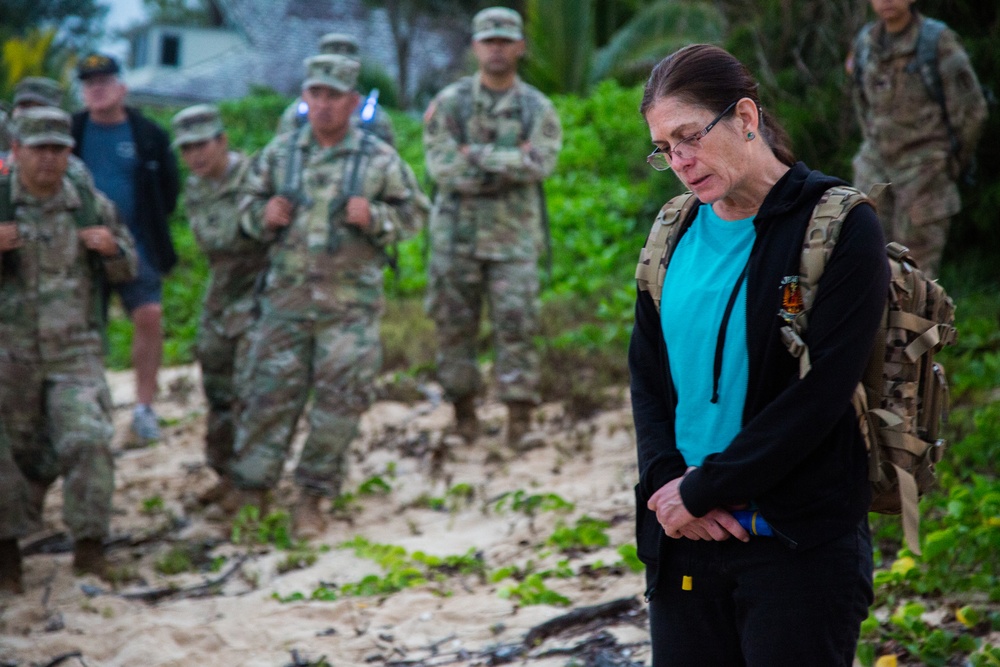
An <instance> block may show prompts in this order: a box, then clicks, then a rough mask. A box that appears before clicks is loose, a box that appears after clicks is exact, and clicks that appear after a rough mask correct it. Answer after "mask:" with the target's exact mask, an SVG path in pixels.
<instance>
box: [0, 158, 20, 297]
mask: <svg viewBox="0 0 1000 667" xmlns="http://www.w3.org/2000/svg"><path fill="white" fill-rule="evenodd" d="M10 181H11V176H10V173H9V172H8V173H6V174H0V222H11V221H12V220H13V219H14V206H13V204H12V202H11V192H10V191H11V183H10ZM17 262H18V257H17V253H15V252H12V251H8V252H5V253H0V282H3V280H4V277H5V276H14V275H15V274H16V273H17Z"/></svg>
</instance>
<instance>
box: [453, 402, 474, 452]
mask: <svg viewBox="0 0 1000 667" xmlns="http://www.w3.org/2000/svg"><path fill="white" fill-rule="evenodd" d="M455 433H457V434H458V436H459V437H460V438H462V439H463V440H465V442H467V443H469V444H471V443H473V442H475V441H476V438H478V437H479V418H478V417H476V397H475V395H473V394H469V395H468V396H463V397H462V398H460V399H458V400H457V401H455Z"/></svg>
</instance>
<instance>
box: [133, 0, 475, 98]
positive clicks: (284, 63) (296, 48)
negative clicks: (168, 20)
mask: <svg viewBox="0 0 1000 667" xmlns="http://www.w3.org/2000/svg"><path fill="white" fill-rule="evenodd" d="M212 2H214V4H215V7H216V9H217V10H218V12H219V14H220V15H221V16H222V17H223V21H224V24H225V25H224V26H223V27H220V28H218V29H219V30H227V31H235V32H236V33H238V34H239V35H241V36H242V39H241V40H238V43H236V44H235V45H234V46H233V47H232V48H231V49H229V50H227V51H225V52H223V53H221V54H218V55H216V56H215V57H213V58H211V59H209V60H204V61H201V62H199V63H197V64H195V65H192V66H184V65H183V64H182V65H181V66H180V67H177V68H164V67H150V68H139V69H137V70H133V71H131V72H128V73H127V74H126V80H127V81H128V84H129V89H130V92H131V94H132V96H133V97H134V98H137V99H138V100H140V101H146V102H155V101H161V102H165V101H168V100H169V101H177V102H209V101H218V100H222V99H229V98H238V97H243V96H245V95H247V94H248V93H249V92H250V91H251V88H252V87H254V86H266V87H269V88H272V89H274V90H276V91H277V92H279V93H282V94H286V95H294V94H296V93H298V91H299V87H300V85H301V81H302V77H303V74H304V69H303V60H304V59H305V58H307V57H308V56H311V55H314V54H315V53H317V52H318V44H319V39H320V37H322V36H323V35H324V34H325V33H328V32H330V31H332V30H336V31H338V32H346V33H350V34H353V35H355V36H356V37H357V38H358V42H359V43H360V47H361V50H360V55H361V59H362V61H364V62H374V63H378V64H379V65H381V66H382V67H383V68H384V69H385V70H386V71H387V72H388V73H389V74H390V76H392V77H394V78H396V79H397V80H398V67H397V64H396V47H395V43H394V41H393V36H392V32H391V29H390V24H389V18H388V16H387V15H386V12H385V10H383V9H370V8H368V7H366V6H365V5H364V4H363V3H362V1H361V0H328V1H327V2H318V1H316V0H212ZM448 23H450V24H451V25H448ZM467 23H468V21H466V20H464V19H462V20H461V21H451V22H437V25H435V27H433V28H431V27H429V26H426V27H424V26H418V27H417V28H416V34H417V37H419V39H414V40H413V43H412V45H411V53H410V58H409V70H410V72H409V74H410V82H411V83H410V92H413V89H414V88H415V87H416V86H417V85H418V84H419V79H420V78H421V77H422V76H426V75H427V73H428V72H438V73H443V72H445V71H448V70H450V69H452V68H453V67H454V66H455V64H456V63H457V62H458V60H459V59H460V57H461V55H462V54H463V53H464V51H465V48H466V46H467V45H468V40H469V34H468V32H467V25H466V24H467ZM154 27H156V26H152V25H151V26H148V27H147V31H148V30H150V29H152V28H154Z"/></svg>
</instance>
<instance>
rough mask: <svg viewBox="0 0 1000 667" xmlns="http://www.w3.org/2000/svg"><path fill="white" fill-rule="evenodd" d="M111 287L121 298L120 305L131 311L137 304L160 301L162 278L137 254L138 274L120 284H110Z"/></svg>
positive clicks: (142, 304) (143, 304)
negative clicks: (129, 280) (133, 278)
mask: <svg viewBox="0 0 1000 667" xmlns="http://www.w3.org/2000/svg"><path fill="white" fill-rule="evenodd" d="M111 289H112V290H113V291H115V292H117V293H118V296H119V297H121V300H122V306H124V308H125V310H126V311H127V312H129V313H131V312H132V311H133V310H135V309H136V308H138V307H139V306H145V305H146V304H149V303H160V301H162V297H163V280H162V279H161V278H160V274H159V272H157V270H156V269H154V268H153V266H152V264H150V263H149V262H147V261H146V260H145V259H144V258H143V257H142V255H139V275H138V276H137V277H136V279H135V280H133V281H131V282H127V283H122V284H120V285H112V286H111Z"/></svg>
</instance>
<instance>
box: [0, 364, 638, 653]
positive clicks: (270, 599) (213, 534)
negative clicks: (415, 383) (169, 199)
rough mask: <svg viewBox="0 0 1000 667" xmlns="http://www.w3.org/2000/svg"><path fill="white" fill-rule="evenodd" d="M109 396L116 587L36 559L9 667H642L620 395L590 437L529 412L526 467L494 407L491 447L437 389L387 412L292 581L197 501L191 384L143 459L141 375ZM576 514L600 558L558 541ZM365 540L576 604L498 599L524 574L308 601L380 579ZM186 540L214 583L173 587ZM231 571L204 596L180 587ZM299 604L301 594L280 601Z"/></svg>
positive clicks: (7, 614) (210, 478)
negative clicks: (627, 558)
mask: <svg viewBox="0 0 1000 667" xmlns="http://www.w3.org/2000/svg"><path fill="white" fill-rule="evenodd" d="M109 382H110V383H111V385H112V392H113V395H114V398H115V404H116V415H115V423H116V430H117V433H118V435H117V437H116V441H115V448H116V457H117V458H116V461H117V480H116V493H115V498H114V507H115V515H114V518H113V520H112V533H113V535H112V537H113V538H116V540H117V541H116V542H114V544H113V546H112V547H111V548H110V551H109V556H110V560H111V562H112V565H113V566H114V567H115V569H116V571H118V572H120V573H121V575H122V579H123V580H122V581H121V582H120V583H117V584H116V585H115V586H111V585H109V584H108V583H106V582H103V581H100V580H98V579H95V578H92V577H84V578H76V577H74V576H73V574H72V572H71V567H70V560H71V557H70V556H69V554H68V553H65V552H62V553H38V554H34V555H30V556H27V557H26V558H25V584H26V586H27V589H28V591H27V593H26V594H25V595H23V596H18V597H6V598H0V666H6V665H17V666H21V667H26V666H28V665H38V666H42V665H49V664H51V662H52V661H53V659H54V658H57V657H59V656H62V655H66V654H69V653H74V652H79V656H80V657H72V658H68V659H66V660H65V661H63V662H61V663H59V664H63V665H68V666H70V667H75V666H76V665H88V666H89V667H97V666H108V667H111V666H126V665H127V666H129V667H132V666H143V667H154V666H156V667H160V666H162V667H166V666H171V667H175V666H176V667H179V666H188V665H212V666H216V665H218V666H236V665H239V666H247V667H281V666H284V665H299V666H301V665H309V664H319V659H320V658H321V657H324V656H325V658H326V660H327V661H328V663H329V664H331V665H338V666H339V665H372V664H374V665H445V664H448V665H476V664H480V665H486V664H524V665H533V666H542V665H546V666H547V665H552V666H553V667H554V666H556V665H559V666H562V665H568V664H578V665H585V664H593V665H603V666H605V667H611V666H614V665H629V664H646V663H648V659H649V647H648V640H647V637H646V630H645V625H644V624H645V607H644V604H643V603H642V602H641V593H642V590H643V579H642V575H641V574H636V573H634V572H632V571H631V570H629V569H628V568H627V567H624V566H623V565H621V561H622V557H621V555H620V554H619V553H618V551H617V548H618V547H619V546H620V545H623V544H632V543H633V517H634V511H633V496H632V485H633V483H634V479H635V476H636V472H635V453H634V435H633V431H632V423H631V417H630V414H629V412H628V410H627V401H626V397H625V396H624V392H619V394H621V395H620V396H617V397H616V398H615V401H614V402H615V404H616V405H617V406H619V407H617V408H616V409H612V410H609V411H606V412H603V413H601V414H599V415H597V416H596V417H594V418H593V419H591V420H587V421H583V422H579V421H572V420H569V419H567V418H565V417H564V415H563V414H562V410H561V407H560V406H559V405H557V404H551V405H545V406H542V407H541V408H540V409H539V410H538V411H537V414H536V421H537V427H538V432H539V434H540V437H539V438H538V445H539V446H538V447H537V448H535V449H532V450H530V451H528V452H525V453H521V454H514V453H512V452H510V451H509V450H506V449H505V448H504V447H503V446H502V433H501V426H502V424H503V418H504V414H505V413H504V408H503V406H502V405H500V404H496V403H486V404H484V405H483V406H481V407H480V410H479V414H480V418H481V419H483V420H484V422H485V425H486V427H487V428H486V430H487V433H486V435H485V436H484V437H482V438H481V439H480V441H479V442H477V443H476V444H475V445H472V446H467V445H464V444H459V443H456V442H452V441H451V439H449V438H447V437H445V436H444V435H443V432H444V430H445V428H446V427H447V425H448V423H449V421H450V419H451V409H450V407H449V406H447V405H443V404H441V403H440V401H439V400H434V398H433V397H434V395H435V394H434V392H433V391H430V392H427V394H426V395H425V398H424V400H420V401H417V402H413V403H403V402H394V401H381V402H379V403H377V404H376V405H375V406H374V407H373V408H372V410H370V411H369V412H368V413H367V414H366V416H365V419H364V422H363V434H362V437H360V438H358V439H357V440H356V441H355V443H354V444H353V447H352V457H351V458H352V461H351V475H350V480H349V481H348V483H347V484H346V487H345V488H346V490H348V491H352V492H354V495H355V497H354V499H353V501H352V502H351V503H350V505H349V507H348V509H347V510H346V511H342V512H340V513H338V514H337V515H336V518H335V519H334V520H332V521H331V523H330V526H329V529H328V531H327V532H326V534H325V535H324V536H322V538H321V539H319V540H314V541H313V542H312V547H314V548H313V550H312V553H313V554H314V555H315V556H316V560H315V562H314V563H313V564H311V565H307V566H305V567H301V568H299V569H293V570H290V571H287V572H282V570H283V569H284V568H283V564H284V562H285V561H286V560H287V559H288V553H287V552H286V551H284V550H281V549H279V548H277V547H275V546H274V545H263V546H261V545H257V546H255V547H249V546H246V545H235V544H232V543H231V542H230V541H229V540H228V539H227V538H228V537H229V529H228V525H227V524H224V523H223V522H221V521H218V520H213V518H212V516H211V512H205V511H204V510H202V509H201V508H198V507H197V504H196V503H195V502H194V499H195V498H196V497H197V495H198V494H199V493H201V492H203V491H205V490H206V489H208V488H209V487H211V486H212V484H213V483H214V481H215V476H214V473H212V471H211V470H209V469H208V468H206V467H205V466H204V459H203V453H202V438H203V436H204V410H205V406H204V402H203V399H202V397H201V391H200V388H199V387H200V385H199V380H198V377H197V369H195V368H193V367H185V368H177V369H167V370H166V371H165V372H164V373H163V374H162V377H161V384H162V386H163V389H162V392H161V396H162V400H161V401H160V402H159V404H158V409H159V412H160V415H161V418H162V419H163V420H164V421H165V422H166V424H167V426H166V427H165V432H164V439H163V440H162V441H161V442H159V443H157V444H155V445H153V446H150V447H146V448H141V449H131V448H129V447H128V446H127V443H126V442H125V433H126V432H127V427H128V423H129V419H130V410H129V409H130V407H131V404H132V402H133V400H134V398H133V395H132V388H131V387H132V382H131V377H130V375H129V374H127V373H125V374H118V373H112V374H109ZM303 430H304V429H300V437H299V438H298V439H297V442H296V446H301V441H302V437H301V436H302V434H301V431H303ZM289 472H290V467H289V469H288V470H286V479H285V480H284V481H283V482H282V485H281V487H280V488H279V490H278V492H277V494H276V503H277V505H278V506H279V507H280V506H283V505H284V506H287V504H288V503H289V502H290V499H291V497H292V496H291V494H292V487H291V485H290V483H289V482H288V481H287V478H288V477H289ZM375 477H378V478H379V480H381V481H382V482H383V484H374V485H373V484H371V483H369V484H368V485H367V486H369V487H371V486H376V487H379V488H381V493H373V494H370V495H365V494H362V493H361V492H360V491H359V489H360V488H361V487H362V485H363V484H364V483H365V482H366V481H368V482H371V480H373V479H374V478H375ZM449 489H451V490H453V493H451V494H449V493H448V491H449ZM376 490H378V489H376ZM456 490H465V493H461V494H460V493H456V492H454V491H456ZM504 494H508V495H507V496H504ZM548 494H555V495H556V496H558V497H559V498H561V499H562V500H564V501H566V502H568V503H572V509H564V510H563V511H556V510H546V509H540V510H538V511H536V512H534V514H533V515H532V514H530V513H528V512H526V511H524V510H523V509H519V508H517V507H514V503H513V502H512V501H513V500H515V499H517V498H520V499H522V500H524V499H529V498H531V497H532V496H537V497H538V498H545V497H548V498H549V499H550V500H551V499H552V497H551V496H548ZM429 499H430V502H429ZM61 505H62V501H61V497H60V489H59V488H58V487H55V488H53V489H52V490H51V491H50V493H49V496H48V498H47V504H46V530H45V531H44V532H43V533H40V534H39V535H35V536H31V537H30V538H29V539H27V540H25V541H24V542H22V546H23V545H27V544H37V540H39V539H40V538H43V537H52V536H53V535H55V536H56V539H54V540H53V541H52V544H54V548H55V550H56V551H59V546H60V541H59V540H58V539H57V538H58V535H57V533H59V532H60V531H62V530H63V526H62V523H61V519H60V511H61ZM432 505H439V506H442V505H443V507H438V508H437V509H433V508H432V507H431V506H432ZM584 516H587V517H592V518H594V519H599V520H602V521H605V522H607V523H608V524H609V527H608V528H607V529H606V531H605V532H606V534H607V535H608V537H609V538H610V544H609V545H608V546H607V547H603V548H597V549H595V550H589V551H588V550H577V551H571V552H569V553H564V552H560V551H559V550H558V549H557V548H555V547H554V546H552V545H551V544H548V540H549V538H550V536H552V534H553V531H554V530H555V529H556V528H557V526H558V524H559V523H560V522H562V523H563V524H565V525H570V526H572V525H575V524H576V521H577V520H578V519H580V518H581V517H584ZM358 536H360V537H363V538H364V539H365V540H367V541H368V542H370V543H377V544H385V545H397V546H399V547H403V548H404V549H405V550H406V552H407V553H409V554H412V553H413V552H424V553H426V554H430V555H436V556H442V557H443V556H463V555H472V554H475V555H476V556H478V557H479V558H480V559H481V560H482V563H483V569H484V570H485V572H487V573H495V572H497V571H498V570H500V569H501V568H507V567H512V568H518V569H519V570H520V571H521V572H545V571H547V570H561V571H562V572H563V573H564V574H569V575H570V576H565V577H564V578H559V577H551V578H547V579H545V580H544V584H545V586H546V587H547V588H549V589H551V590H553V591H556V592H558V593H560V594H561V595H563V596H565V597H566V598H569V600H570V601H571V605H570V606H568V607H565V606H554V605H549V604H534V605H525V604H519V603H518V601H517V600H515V599H511V598H509V597H504V596H503V595H502V593H503V589H504V588H505V587H509V586H511V585H513V584H516V583H517V581H515V579H511V578H508V579H505V580H502V581H499V582H492V581H491V580H490V578H489V577H488V576H482V575H477V574H466V575H463V574H458V573H452V572H449V573H446V574H442V575H440V577H439V579H440V580H438V581H433V582H432V583H427V584H423V585H417V586H413V587H408V588H405V589H404V590H401V591H398V592H395V593H391V594H383V595H375V596H351V597H339V599H336V600H335V601H330V602H327V601H315V600H309V599H308V598H309V596H310V595H311V594H312V592H313V591H315V590H316V589H318V588H320V587H321V586H324V587H325V588H326V589H328V590H337V587H338V586H344V585H348V584H352V583H356V582H359V581H361V580H362V579H363V578H364V577H365V576H368V575H378V576H380V577H384V576H385V571H384V570H382V569H380V567H379V565H378V564H377V563H376V562H374V561H373V560H371V559H369V558H362V557H360V556H358V555H357V554H356V553H355V551H354V550H353V549H350V548H344V547H342V545H343V543H344V542H345V541H348V540H352V539H354V538H356V537H358ZM184 545H188V546H191V547H192V548H193V551H194V552H197V554H199V555H200V556H203V558H201V559H196V560H197V561H198V562H203V563H208V562H209V561H212V560H214V561H215V562H216V563H217V564H218V565H219V569H217V570H216V571H211V570H209V569H208V568H207V567H206V568H204V569H203V571H193V572H185V573H181V574H176V575H171V576H167V575H164V574H161V573H160V572H159V571H158V570H157V568H156V563H157V561H162V559H163V558H164V556H165V554H167V552H168V551H170V550H171V549H176V548H178V547H180V546H184ZM61 546H62V547H63V548H65V546H66V544H65V541H63V542H62V544H61ZM230 571H232V574H231V575H230V576H228V577H226V578H225V580H224V581H223V582H222V583H220V584H219V585H218V586H216V587H215V589H214V590H213V591H212V594H210V595H205V596H202V597H192V596H190V595H188V594H186V593H184V592H181V591H182V590H183V589H185V588H186V587H192V586H196V585H198V584H199V583H203V582H205V581H208V580H214V579H218V578H221V577H223V576H224V575H225V574H226V573H228V572H230ZM153 589H160V590H166V591H170V590H171V589H176V590H177V591H178V592H177V593H174V594H168V595H165V596H164V597H163V598H162V599H160V600H158V601H155V602H147V601H143V600H138V599H134V598H132V597H130V596H132V595H133V594H136V593H145V592H148V591H150V590H153ZM296 592H298V593H301V594H303V596H304V597H305V598H307V599H306V600H302V601H295V602H280V601H278V600H277V599H275V594H277V595H278V596H283V597H287V596H291V595H293V594H294V593H296ZM628 598H635V599H636V600H637V604H636V610H635V611H634V612H632V613H630V614H625V615H622V616H619V617H618V618H614V619H609V620H606V621H604V622H602V623H597V624H591V625H586V626H575V627H573V628H571V629H568V630H565V631H563V632H562V633H559V634H557V635H555V636H551V637H548V638H546V639H544V641H541V642H540V643H537V644H535V645H532V646H526V645H525V644H524V639H525V636H526V635H527V633H528V632H529V630H531V629H532V628H533V627H535V626H538V625H539V624H541V623H543V622H545V621H547V620H550V619H553V618H555V617H558V616H560V615H562V614H565V613H567V612H568V611H571V610H573V609H579V608H582V607H586V606H589V605H596V604H601V603H605V602H609V601H614V600H619V599H628ZM584 649H586V650H584ZM574 660H575V661H576V662H573V661H574Z"/></svg>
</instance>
